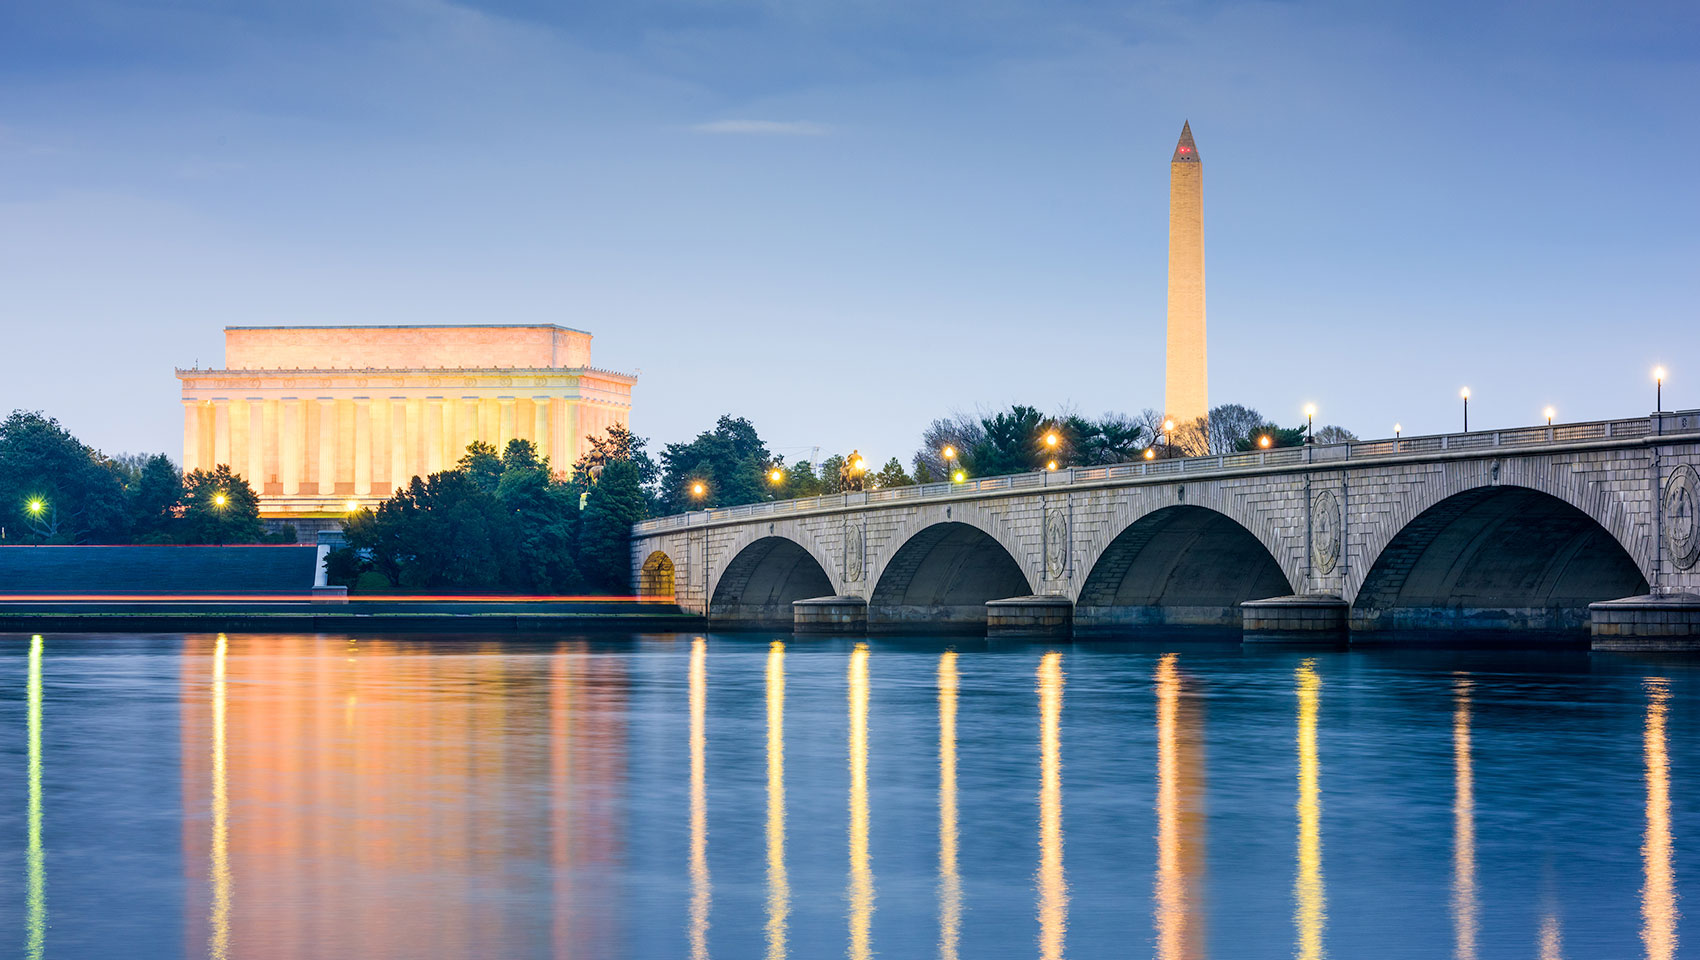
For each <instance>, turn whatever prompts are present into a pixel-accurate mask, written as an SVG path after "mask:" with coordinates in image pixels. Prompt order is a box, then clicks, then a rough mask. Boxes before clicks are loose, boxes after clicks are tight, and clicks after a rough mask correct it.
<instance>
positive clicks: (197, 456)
mask: <svg viewBox="0 0 1700 960" xmlns="http://www.w3.org/2000/svg"><path fill="white" fill-rule="evenodd" d="M200 465H201V410H200V403H199V402H197V401H195V400H185V401H183V472H184V473H188V472H189V471H191V470H195V469H198V468H199V467H200Z"/></svg>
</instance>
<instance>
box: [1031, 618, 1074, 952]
mask: <svg viewBox="0 0 1700 960" xmlns="http://www.w3.org/2000/svg"><path fill="white" fill-rule="evenodd" d="M1038 679H1039V956H1040V957H1041V958H1043V960H1062V957H1063V938H1064V936H1065V935H1066V934H1067V932H1068V876H1067V874H1066V873H1065V872H1064V870H1063V826H1062V810H1063V797H1062V707H1063V670H1062V654H1061V653H1059V652H1057V651H1055V650H1053V651H1051V652H1050V653H1047V654H1045V655H1044V656H1043V657H1041V658H1040V659H1039V678H1038Z"/></svg>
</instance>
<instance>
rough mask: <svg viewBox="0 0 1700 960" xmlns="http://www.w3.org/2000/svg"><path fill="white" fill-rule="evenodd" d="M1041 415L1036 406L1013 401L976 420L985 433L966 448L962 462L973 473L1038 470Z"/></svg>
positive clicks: (1042, 461) (1041, 457)
mask: <svg viewBox="0 0 1700 960" xmlns="http://www.w3.org/2000/svg"><path fill="white" fill-rule="evenodd" d="M1044 423H1045V415H1044V414H1042V413H1040V412H1039V411H1038V409H1037V408H1035V407H1029V406H1026V405H1024V404H1019V403H1018V404H1016V405H1015V406H1013V407H1010V408H1009V409H1008V410H1007V411H1005V412H1002V413H998V414H995V415H993V416H991V417H987V418H984V419H982V420H981V421H980V425H981V427H983V428H984V429H985V431H986V433H985V437H984V438H983V439H982V440H980V442H979V443H976V444H975V445H974V447H973V449H972V450H970V451H969V452H968V455H967V457H966V462H965V464H964V466H965V467H966V468H967V469H968V471H969V473H970V474H971V475H973V476H980V477H993V476H999V475H1001V474H1006V473H1025V472H1027V471H1029V470H1039V469H1042V468H1043V467H1044V465H1045V460H1046V457H1045V455H1044V449H1043V445H1042V442H1041V441H1040V435H1041V432H1042V431H1041V429H1040V428H1041V427H1042V426H1043V425H1044Z"/></svg>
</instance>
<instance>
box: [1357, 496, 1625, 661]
mask: <svg viewBox="0 0 1700 960" xmlns="http://www.w3.org/2000/svg"><path fill="white" fill-rule="evenodd" d="M1542 485H1543V486H1548V487H1554V488H1556V490H1557V492H1554V491H1553V490H1551V489H1549V490H1542V489H1539V488H1537V487H1536V486H1535V485H1525V484H1521V483H1490V484H1481V483H1476V484H1467V483H1456V484H1453V485H1452V486H1454V487H1458V488H1461V489H1452V490H1450V491H1446V490H1441V491H1436V492H1435V493H1433V494H1431V495H1430V496H1428V497H1425V498H1422V499H1420V500H1418V501H1416V502H1415V503H1414V504H1412V505H1409V507H1408V509H1407V511H1406V514H1407V515H1406V516H1403V517H1400V518H1398V521H1399V522H1389V523H1387V524H1385V527H1386V529H1385V530H1384V531H1383V533H1382V535H1380V536H1378V537H1377V538H1376V540H1377V541H1378V542H1377V543H1374V544H1371V546H1373V547H1374V548H1375V549H1373V552H1371V551H1369V550H1366V556H1368V557H1371V558H1373V559H1371V560H1370V561H1369V562H1368V563H1366V564H1363V565H1362V566H1363V571H1362V573H1361V575H1360V576H1361V580H1360V581H1359V583H1358V586H1357V589H1356V590H1355V591H1354V594H1353V596H1352V600H1353V603H1352V629H1353V630H1354V631H1357V632H1366V633H1367V632H1373V631H1387V630H1407V629H1408V630H1422V629H1429V628H1445V629H1449V630H1458V629H1460V628H1464V629H1470V628H1480V629H1484V630H1490V629H1503V628H1508V627H1517V628H1527V629H1534V630H1555V631H1575V630H1580V629H1586V627H1587V625H1588V604H1589V603H1592V602H1595V601H1600V600H1615V599H1618V598H1621V597H1627V596H1634V595H1637V594H1642V593H1646V592H1647V582H1648V579H1647V575H1648V571H1649V569H1650V565H1649V564H1646V563H1644V562H1642V561H1641V559H1640V558H1638V557H1636V556H1635V552H1634V551H1633V550H1632V549H1631V547H1630V546H1629V543H1631V542H1633V541H1626V539H1625V537H1624V531H1625V530H1626V529H1627V524H1626V519H1627V518H1626V517H1624V516H1623V514H1622V510H1621V508H1620V506H1619V505H1618V504H1616V503H1615V502H1612V501H1610V500H1609V499H1608V498H1607V496H1606V495H1605V494H1598V495H1593V496H1589V497H1586V498H1577V499H1580V500H1581V501H1582V502H1581V503H1578V502H1575V500H1573V499H1572V498H1571V497H1568V496H1564V495H1563V494H1564V493H1567V492H1572V491H1569V490H1567V489H1566V488H1565V487H1564V486H1562V485H1558V484H1553V483H1550V482H1549V483H1545V484H1542ZM1614 527H1615V529H1614Z"/></svg>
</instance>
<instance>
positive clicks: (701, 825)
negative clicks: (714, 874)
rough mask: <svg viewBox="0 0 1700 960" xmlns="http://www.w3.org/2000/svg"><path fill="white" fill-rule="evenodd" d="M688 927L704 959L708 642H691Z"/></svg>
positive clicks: (696, 956)
mask: <svg viewBox="0 0 1700 960" xmlns="http://www.w3.org/2000/svg"><path fill="white" fill-rule="evenodd" d="M690 701H691V703H690V709H691V867H690V870H691V926H690V943H691V958H692V960H707V957H708V909H709V895H710V885H709V878H708V771H707V770H706V769H705V767H706V760H705V755H706V753H707V748H708V736H707V732H706V731H707V717H708V641H706V640H704V639H703V638H702V637H697V638H696V639H695V640H692V641H691V674H690Z"/></svg>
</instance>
